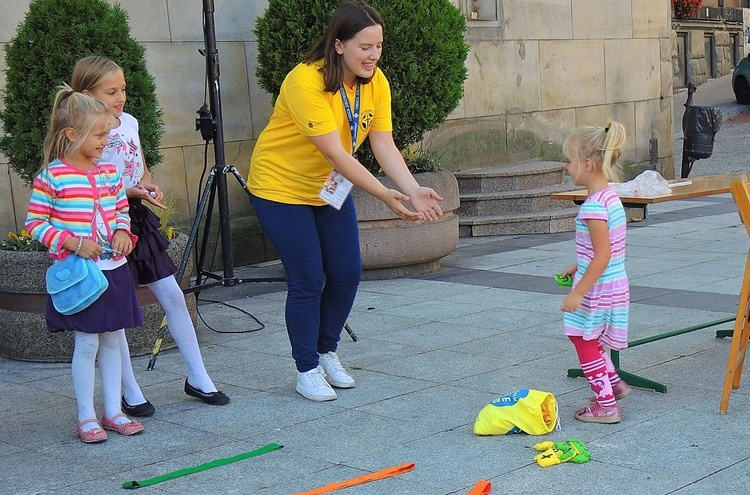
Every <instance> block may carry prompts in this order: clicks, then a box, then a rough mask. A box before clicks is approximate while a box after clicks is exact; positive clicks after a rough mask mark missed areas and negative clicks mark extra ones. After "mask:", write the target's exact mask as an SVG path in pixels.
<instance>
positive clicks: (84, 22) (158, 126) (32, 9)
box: [0, 0, 164, 184]
mask: <svg viewBox="0 0 750 495" xmlns="http://www.w3.org/2000/svg"><path fill="white" fill-rule="evenodd" d="M88 55H101V56H104V57H107V58H110V59H111V60H113V61H114V62H116V63H117V64H118V65H119V66H120V67H122V68H123V70H124V71H125V80H126V81H127V84H128V103H127V106H126V111H127V112H128V113H131V114H133V116H135V118H137V119H138V121H139V125H140V137H141V145H142V146H143V154H144V158H145V160H146V163H147V164H148V165H149V166H150V167H151V166H154V165H157V164H159V163H160V162H161V160H162V156H161V154H160V153H159V143H160V140H161V136H162V134H163V133H164V123H163V121H162V111H161V109H160V108H159V106H158V103H157V101H156V87H155V85H154V81H153V78H152V77H151V75H150V74H149V72H148V70H147V68H146V61H145V58H144V48H143V46H141V45H140V44H139V43H138V42H136V41H135V39H133V38H132V37H131V36H130V27H129V26H128V19H127V13H126V12H125V11H123V10H122V9H121V8H120V7H119V5H114V6H112V5H110V4H109V3H107V2H106V1H104V0H33V1H32V2H31V3H30V5H29V10H28V12H27V13H26V17H25V19H24V20H23V22H21V24H20V25H19V26H18V29H17V31H16V36H15V37H14V38H13V39H12V40H11V41H10V43H9V44H8V45H7V46H6V47H5V61H6V65H7V79H6V86H5V95H4V105H5V107H4V109H3V110H2V111H0V120H2V122H3V131H4V134H3V135H2V136H0V151H2V152H3V153H4V154H5V155H6V156H7V157H8V161H9V163H10V166H11V168H12V169H13V170H14V171H15V172H16V173H18V175H20V176H21V178H23V179H24V181H25V182H26V183H27V184H31V183H32V182H33V179H34V175H35V172H36V170H37V169H38V168H39V166H40V164H41V161H42V146H43V143H44V136H45V134H46V132H47V126H48V123H49V116H50V112H51V110H52V103H53V100H54V95H55V92H56V90H57V86H59V85H60V84H63V83H68V84H69V83H70V79H71V75H72V74H73V67H74V66H75V63H76V62H77V61H78V60H79V59H81V58H83V57H86V56H88Z"/></svg>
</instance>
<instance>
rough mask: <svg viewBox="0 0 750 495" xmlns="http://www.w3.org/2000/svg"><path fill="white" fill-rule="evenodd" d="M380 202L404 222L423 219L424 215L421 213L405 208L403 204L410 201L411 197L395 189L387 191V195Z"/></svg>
mask: <svg viewBox="0 0 750 495" xmlns="http://www.w3.org/2000/svg"><path fill="white" fill-rule="evenodd" d="M380 200H381V201H382V202H383V203H385V205H386V206H387V207H388V208H390V209H391V211H393V213H395V214H396V215H398V217H399V218H403V219H404V220H419V219H420V218H422V215H421V214H420V213H417V212H416V211H411V210H410V209H409V208H407V207H406V206H404V204H403V202H404V201H409V196H407V195H406V194H403V193H401V192H399V191H397V190H395V189H388V190H386V192H385V194H384V195H383V197H382V198H380Z"/></svg>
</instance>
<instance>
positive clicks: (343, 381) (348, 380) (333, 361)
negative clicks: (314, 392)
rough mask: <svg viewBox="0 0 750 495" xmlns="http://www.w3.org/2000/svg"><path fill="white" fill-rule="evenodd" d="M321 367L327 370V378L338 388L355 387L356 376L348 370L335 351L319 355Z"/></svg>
mask: <svg viewBox="0 0 750 495" xmlns="http://www.w3.org/2000/svg"><path fill="white" fill-rule="evenodd" d="M319 359H320V367H321V368H323V371H324V372H325V375H324V376H325V379H326V380H327V381H328V383H330V384H331V385H333V386H334V387H338V388H354V386H355V385H356V384H357V383H356V382H355V381H354V378H352V377H351V375H349V373H347V372H346V370H345V369H344V367H343V366H342V365H341V361H339V357H338V356H337V355H336V353H335V352H326V353H325V354H320V355H319Z"/></svg>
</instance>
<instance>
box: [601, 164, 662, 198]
mask: <svg viewBox="0 0 750 495" xmlns="http://www.w3.org/2000/svg"><path fill="white" fill-rule="evenodd" d="M611 185H612V187H613V188H614V190H615V192H616V193H617V195H618V196H664V195H665V194H669V193H671V192H672V190H671V189H670V188H669V183H668V182H667V179H665V178H664V177H662V176H661V175H660V174H659V173H658V172H656V171H654V170H646V171H645V172H643V173H641V174H640V175H638V176H637V177H636V178H635V179H632V180H629V181H628V182H624V183H623V182H615V183H612V184H611Z"/></svg>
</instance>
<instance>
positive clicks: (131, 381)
mask: <svg viewBox="0 0 750 495" xmlns="http://www.w3.org/2000/svg"><path fill="white" fill-rule="evenodd" d="M113 333H116V334H117V337H118V340H119V342H120V345H119V352H120V362H121V364H122V371H121V373H122V376H121V384H122V396H123V397H125V402H127V403H128V405H130V406H137V405H138V404H143V403H144V402H146V398H145V397H144V396H143V392H142V391H141V387H140V386H138V382H136V381H135V375H134V374H133V363H132V362H131V361H130V349H129V348H128V340H127V338H126V337H125V330H124V329H121V330H118V331H117V332H113Z"/></svg>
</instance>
